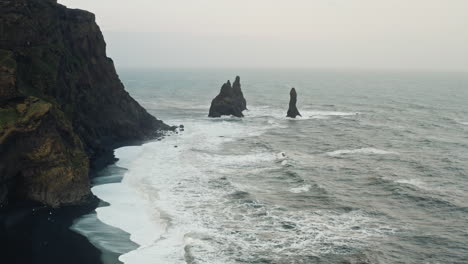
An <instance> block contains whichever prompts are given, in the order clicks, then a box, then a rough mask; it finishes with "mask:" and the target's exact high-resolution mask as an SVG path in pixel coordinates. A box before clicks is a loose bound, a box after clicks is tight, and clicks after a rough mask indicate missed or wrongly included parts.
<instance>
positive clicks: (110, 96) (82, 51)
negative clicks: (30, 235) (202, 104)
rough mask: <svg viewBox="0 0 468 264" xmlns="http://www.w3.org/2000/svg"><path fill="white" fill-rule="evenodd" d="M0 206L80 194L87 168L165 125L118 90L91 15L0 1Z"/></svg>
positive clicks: (28, 0)
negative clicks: (126, 144) (118, 148)
mask: <svg viewBox="0 0 468 264" xmlns="http://www.w3.org/2000/svg"><path fill="white" fill-rule="evenodd" d="M0 25H1V26H0V206H4V205H6V204H7V202H8V201H9V202H15V201H23V200H32V201H38V202H41V203H44V204H46V205H51V206H60V205H64V204H73V203H79V202H81V201H84V200H86V199H87V198H88V197H89V196H90V189H89V180H88V174H89V169H90V166H91V167H93V166H96V164H97V163H96V161H97V160H99V158H100V157H103V156H107V157H109V156H111V155H112V150H113V148H115V147H118V146H120V145H123V144H125V143H129V142H133V141H141V140H145V139H148V138H151V137H154V136H156V135H157V134H158V131H161V130H167V129H170V127H169V126H167V125H165V124H164V123H163V122H161V121H160V120H157V119H156V118H154V117H153V116H151V115H150V114H148V113H147V112H146V111H145V110H144V109H143V108H142V107H141V106H140V105H139V104H138V103H137V102H136V101H135V100H134V99H133V98H131V97H130V95H129V94H128V93H127V92H126V91H125V90H124V87H123V85H122V83H121V81H120V80H119V78H118V76H117V73H116V71H115V68H114V65H113V62H112V60H111V59H110V58H108V57H107V56H106V44H105V42H104V38H103V36H102V33H101V31H100V29H99V27H98V26H97V24H96V23H95V17H94V15H93V14H92V13H89V12H86V11H82V10H74V9H67V8H66V7H64V6H62V5H60V4H57V2H56V0H0Z"/></svg>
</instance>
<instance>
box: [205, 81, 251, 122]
mask: <svg viewBox="0 0 468 264" xmlns="http://www.w3.org/2000/svg"><path fill="white" fill-rule="evenodd" d="M246 109H247V102H246V100H245V98H244V94H243V93H242V90H241V84H240V77H239V76H237V77H236V80H235V81H234V84H233V85H232V86H231V82H230V81H229V80H228V81H227V82H226V83H225V84H223V86H222V87H221V91H220V92H219V94H218V95H217V96H216V97H215V98H214V99H213V101H211V107H210V111H209V113H208V116H209V117H221V116H223V115H233V116H236V117H243V116H244V115H243V114H242V111H244V110H246Z"/></svg>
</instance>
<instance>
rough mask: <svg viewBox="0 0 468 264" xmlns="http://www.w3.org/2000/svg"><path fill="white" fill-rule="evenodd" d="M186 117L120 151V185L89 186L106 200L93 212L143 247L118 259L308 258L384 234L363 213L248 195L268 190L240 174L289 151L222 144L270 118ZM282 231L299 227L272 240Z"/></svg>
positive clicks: (297, 189) (217, 260)
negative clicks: (240, 150) (279, 203)
mask: <svg viewBox="0 0 468 264" xmlns="http://www.w3.org/2000/svg"><path fill="white" fill-rule="evenodd" d="M174 123H181V122H176V121H175V122H174ZM183 123H184V125H185V128H186V130H185V131H184V132H183V133H182V134H181V135H176V136H169V137H167V138H166V139H165V140H162V141H158V142H150V143H147V144H145V145H142V146H137V147H125V148H120V149H118V150H117V151H116V156H117V158H119V161H118V163H117V165H118V166H120V167H124V168H126V169H127V172H126V173H125V175H124V178H123V181H122V182H121V183H112V184H106V185H99V186H96V187H94V188H93V189H92V191H93V193H94V194H96V195H97V196H98V197H100V198H101V199H103V200H104V201H107V202H108V203H109V204H110V206H108V207H101V208H98V210H97V215H98V218H99V219H100V220H101V221H103V222H104V223H107V224H109V225H112V226H115V227H118V228H120V229H122V230H124V231H126V232H128V233H129V234H130V238H131V239H132V241H134V242H135V243H137V244H138V245H139V246H140V247H139V248H138V249H136V250H134V251H131V252H128V253H126V254H124V255H122V256H120V260H121V261H123V262H124V263H127V264H129V263H130V264H133V263H138V264H146V263H186V262H189V263H190V262H196V263H213V264H217V263H238V262H239V261H238V260H239V259H241V260H243V261H244V262H248V261H249V257H251V256H252V255H255V254H256V253H257V252H271V254H272V255H277V256H283V257H285V256H287V254H286V255H285V252H289V251H290V250H294V251H296V252H297V251H300V252H302V253H299V254H308V255H310V254H318V253H323V252H332V251H333V247H330V245H333V244H336V245H342V244H343V243H352V244H353V246H359V245H360V244H362V245H364V244H365V240H366V238H367V237H374V236H381V235H384V234H385V233H386V232H388V230H389V227H388V226H385V225H380V224H379V225H377V224H376V223H375V222H374V221H373V219H372V218H370V217H368V216H366V215H365V214H364V213H361V212H351V213H345V214H342V213H333V212H317V211H316V212H312V211H308V210H305V211H299V212H298V211H296V210H293V211H287V210H286V211H285V210H283V209H281V208H277V207H276V206H272V205H266V204H262V203H261V202H259V201H257V200H256V199H255V195H254V194H255V193H259V192H262V193H265V189H266V188H265V186H263V185H255V184H251V183H250V182H245V181H244V180H243V179H244V178H245V177H244V176H245V174H242V173H249V170H251V171H254V170H261V169H262V168H264V167H265V168H268V167H269V166H270V167H271V166H278V165H279V164H283V163H285V164H284V165H286V164H287V160H288V157H287V155H286V154H285V153H282V152H280V153H274V152H271V153H270V152H267V151H265V150H261V149H255V148H253V149H250V150H249V151H247V152H246V153H245V154H244V155H237V154H226V153H225V152H224V151H222V146H223V144H224V143H230V144H231V142H232V141H233V140H236V139H238V138H245V137H248V136H249V135H252V133H251V131H252V129H255V130H258V131H267V130H268V129H271V128H274V127H275V125H276V124H274V123H272V124H270V126H267V127H255V128H252V124H249V125H248V126H246V125H245V124H244V123H243V122H242V121H241V122H237V121H234V122H233V121H230V120H209V119H206V120H200V121H197V122H192V123H191V122H183ZM175 146H177V148H176V147H175ZM240 174H241V175H240ZM238 175H240V176H238ZM243 175H244V176H243ZM255 175H258V174H255ZM236 177H238V179H239V181H236V179H237V178H236ZM310 188H311V186H310V185H304V186H298V187H295V188H291V189H289V190H290V192H293V193H301V192H307V191H309V190H310ZM243 201H245V202H243ZM354 226H359V227H360V229H355V228H354ZM285 228H294V229H295V231H294V232H275V235H274V236H273V237H272V236H271V232H272V230H283V229H285ZM253 234H255V239H253V237H252V235H253ZM278 261H280V260H278Z"/></svg>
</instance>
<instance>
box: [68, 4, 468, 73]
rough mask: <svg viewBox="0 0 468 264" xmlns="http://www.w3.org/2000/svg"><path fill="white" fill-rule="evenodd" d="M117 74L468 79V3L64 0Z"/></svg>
mask: <svg viewBox="0 0 468 264" xmlns="http://www.w3.org/2000/svg"><path fill="white" fill-rule="evenodd" d="M59 3H62V4H64V5H66V6H68V7H71V8H80V9H86V10H89V11H91V12H93V13H95V14H96V17H97V22H98V24H99V25H100V27H101V29H102V31H103V32H104V36H105V38H106V42H107V47H108V55H109V56H111V57H112V58H113V59H114V61H115V62H116V64H117V65H118V66H121V67H125V66H131V67H280V68H281V67H311V68H364V69H375V68H379V69H410V70H443V71H468V15H467V13H468V0H229V1H228V0H131V1H130V0H126V1H123V0H59Z"/></svg>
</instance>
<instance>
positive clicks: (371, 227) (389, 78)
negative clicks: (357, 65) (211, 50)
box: [72, 69, 468, 264]
mask: <svg viewBox="0 0 468 264" xmlns="http://www.w3.org/2000/svg"><path fill="white" fill-rule="evenodd" d="M119 74H120V78H121V79H122V82H123V83H124V84H125V87H126V89H127V91H128V92H129V93H130V94H131V95H132V96H133V97H134V98H135V99H136V100H137V101H139V102H140V103H141V104H142V105H143V106H144V107H145V108H146V109H147V110H148V111H149V112H150V113H151V114H153V115H155V116H156V117H158V119H162V120H164V122H166V123H167V124H170V125H180V124H182V125H184V129H183V131H179V132H178V133H173V134H168V135H166V136H165V137H164V138H163V139H161V140H154V141H151V142H146V143H145V144H143V145H141V146H129V147H123V148H120V149H117V150H116V152H115V154H116V157H117V158H118V159H119V161H118V162H117V163H116V164H114V165H111V166H109V167H108V168H106V169H105V170H103V171H102V172H101V173H100V176H99V177H97V178H95V179H94V180H93V188H92V191H93V193H94V194H95V195H97V196H98V197H99V198H100V199H102V200H103V201H104V202H103V203H102V207H99V208H98V209H97V210H96V213H93V214H89V215H85V216H83V217H81V218H80V219H78V220H76V221H75V223H74V225H73V226H72V229H73V230H75V231H77V232H79V233H81V234H83V235H85V236H86V237H87V238H88V239H89V240H90V241H91V242H92V243H93V244H94V245H95V246H96V247H98V248H99V249H101V250H102V251H103V252H107V253H104V254H103V256H102V259H103V262H104V263H110V259H112V258H111V257H109V256H110V255H116V254H117V255H120V257H119V259H120V261H121V262H123V263H132V264H133V263H135V264H146V263H170V264H171V263H207V264H208V263H210V264H228V263H249V264H254V263H255V264H257V263H258V264H260V263H262V264H263V263H405V264H408V263H427V264H429V263H431V264H436V263H444V264H445V263H468V183H467V182H468V104H467V102H468V74H463V73H423V72H390V71H388V72H386V71H373V72H372V71H340V70H305V69H300V70H293V69H264V70H260V69H198V70H190V69H179V70H161V69H119ZM236 75H239V76H240V77H241V84H242V90H243V93H244V96H245V98H246V99H247V108H248V110H247V111H245V112H244V114H245V117H244V118H235V117H223V118H217V119H212V118H208V117H207V115H208V109H209V107H210V103H211V100H212V99H213V98H214V97H215V96H216V95H217V94H218V93H219V90H220V88H221V85H222V84H223V83H224V82H226V81H227V80H228V79H229V80H231V82H232V81H233V80H234V78H235V76H236ZM291 87H295V88H296V90H297V93H298V104H297V106H298V109H299V111H300V113H301V114H302V118H300V117H299V118H297V119H290V118H286V111H287V108H288V103H289V90H290V89H291ZM103 107H105V106H103Z"/></svg>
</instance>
